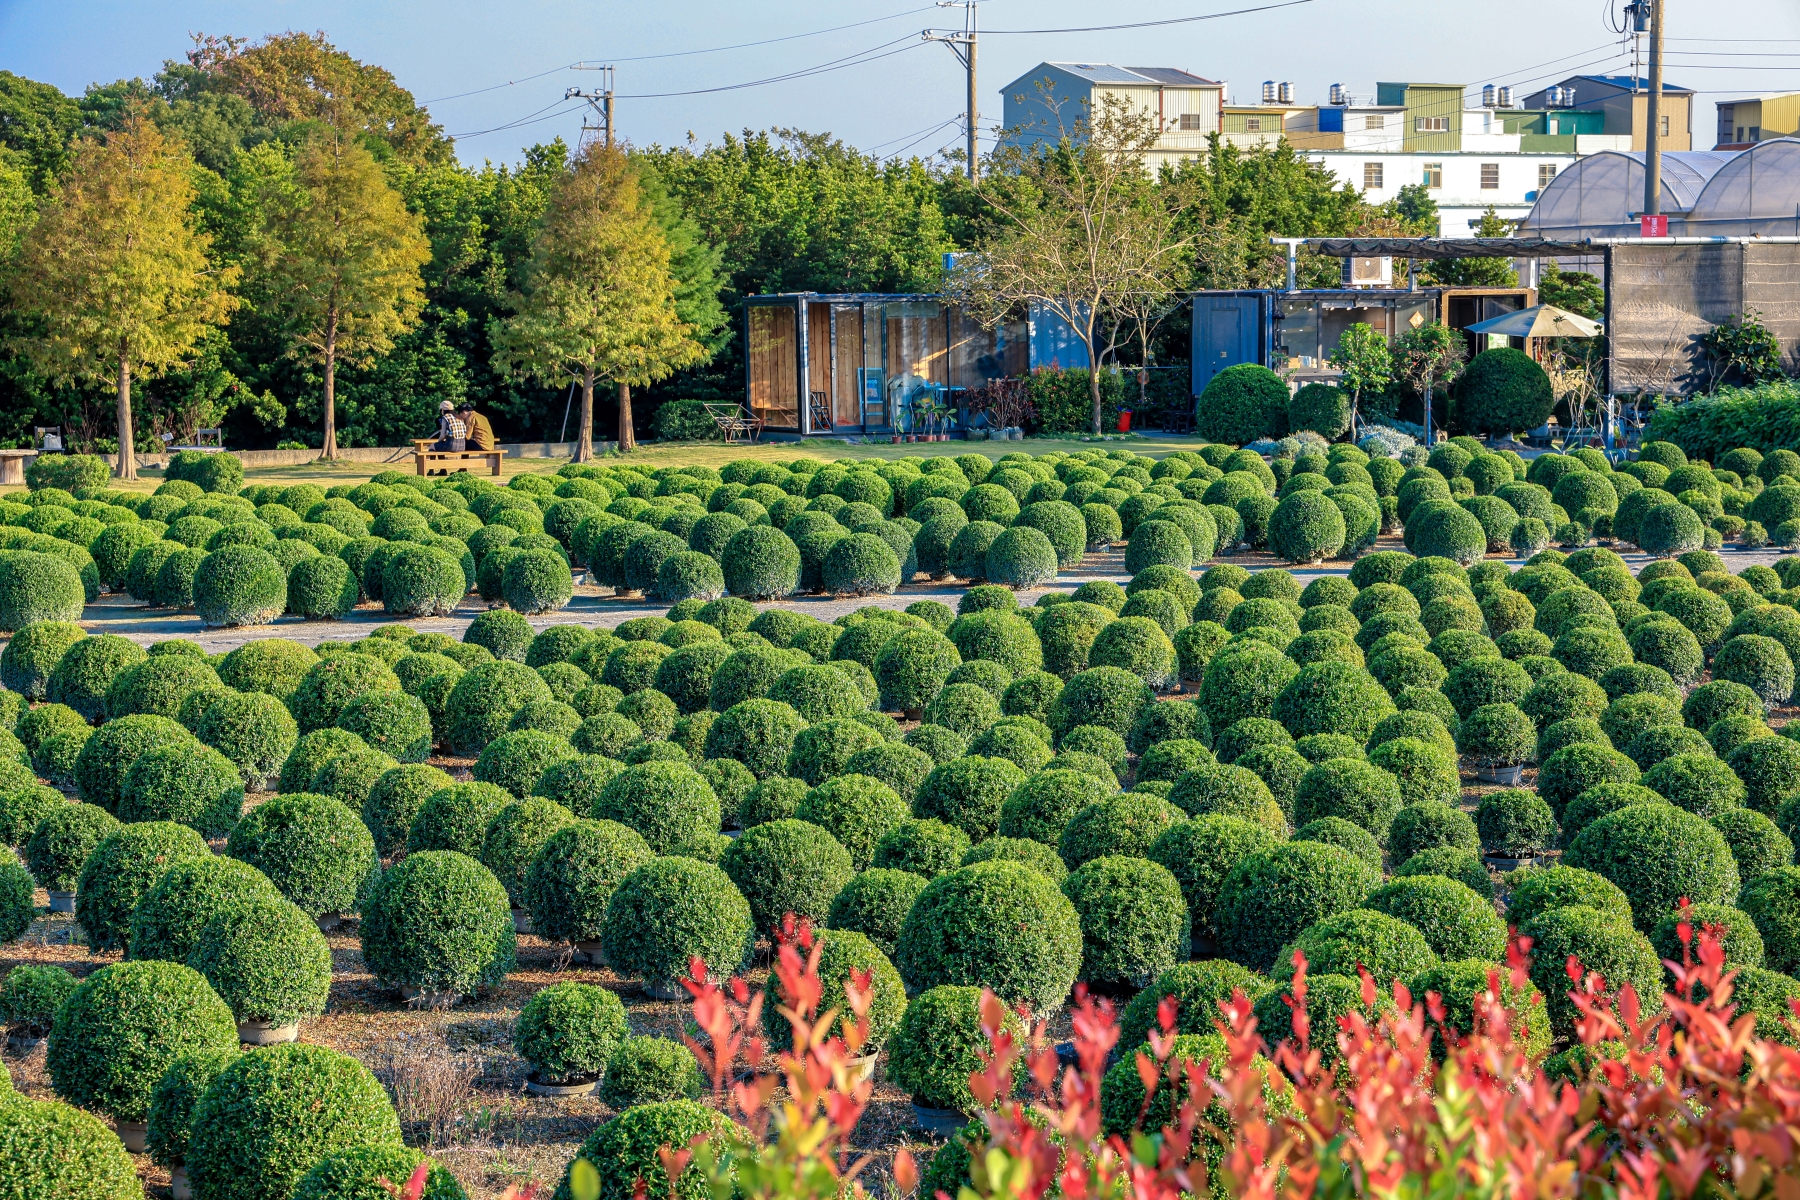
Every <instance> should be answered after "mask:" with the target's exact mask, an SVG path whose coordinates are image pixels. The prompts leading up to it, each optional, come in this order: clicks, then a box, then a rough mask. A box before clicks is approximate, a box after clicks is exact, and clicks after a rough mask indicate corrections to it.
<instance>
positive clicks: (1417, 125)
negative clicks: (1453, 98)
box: [1413, 117, 1450, 133]
mask: <svg viewBox="0 0 1800 1200" xmlns="http://www.w3.org/2000/svg"><path fill="white" fill-rule="evenodd" d="M1413 132H1414V133H1449V132H1450V118H1449V117H1414V118H1413Z"/></svg>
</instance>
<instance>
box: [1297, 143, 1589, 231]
mask: <svg viewBox="0 0 1800 1200" xmlns="http://www.w3.org/2000/svg"><path fill="white" fill-rule="evenodd" d="M1497 136H1500V137H1504V136H1506V135H1504V134H1502V135H1497ZM1513 140H1514V141H1517V140H1518V139H1517V136H1516V135H1514V136H1513ZM1306 157H1307V158H1308V159H1310V160H1311V161H1313V162H1315V163H1318V164H1319V165H1320V166H1322V167H1324V168H1325V169H1326V170H1328V171H1330V172H1331V173H1332V174H1334V175H1336V176H1337V177H1338V179H1339V181H1340V182H1341V183H1342V184H1343V185H1344V186H1346V187H1354V188H1359V189H1361V191H1362V193H1363V196H1364V198H1365V199H1367V200H1368V202H1369V203H1370V204H1385V203H1386V202H1387V201H1389V200H1392V199H1394V198H1395V197H1397V196H1398V195H1399V193H1400V189H1401V188H1402V187H1405V186H1406V185H1408V184H1414V183H1418V184H1423V185H1424V186H1425V190H1426V192H1427V194H1429V195H1430V197H1431V198H1432V200H1433V201H1435V202H1436V203H1437V207H1438V217H1439V228H1438V231H1437V232H1438V234H1439V235H1440V236H1442V237H1473V236H1475V227H1476V226H1479V225H1480V223H1481V217H1482V214H1483V213H1485V212H1487V210H1488V209H1489V208H1492V209H1493V210H1494V213H1495V215H1497V216H1499V217H1501V218H1502V219H1504V220H1509V221H1517V220H1520V219H1522V218H1523V217H1524V216H1525V215H1526V214H1527V213H1529V212H1530V211H1531V206H1532V205H1533V204H1534V203H1536V202H1537V198H1538V193H1539V192H1540V191H1542V190H1543V189H1544V188H1545V187H1547V186H1549V184H1550V182H1551V181H1552V180H1553V179H1555V178H1556V176H1557V175H1558V174H1559V173H1560V172H1562V171H1563V170H1565V169H1567V168H1568V167H1569V166H1571V165H1573V164H1574V163H1575V161H1576V159H1577V156H1576V155H1573V154H1523V153H1519V152H1517V151H1516V150H1515V151H1506V150H1502V149H1480V150H1448V151H1445V150H1434V151H1415V152H1412V153H1407V152H1405V151H1401V150H1398V149H1394V150H1375V149H1367V150H1312V151H1307V152H1306Z"/></svg>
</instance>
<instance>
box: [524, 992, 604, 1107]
mask: <svg viewBox="0 0 1800 1200" xmlns="http://www.w3.org/2000/svg"><path fill="white" fill-rule="evenodd" d="M628 1036H629V1029H628V1027H627V1025H626V1021H625V1006H624V1005H623V1004H621V1003H619V998H618V997H617V996H615V995H614V994H613V993H612V992H609V991H607V990H606V989H605V988H597V987H594V986H593V985H591V984H585V983H574V982H568V983H558V984H553V985H551V986H550V987H547V988H545V989H543V990H542V991H540V992H538V993H537V994H536V995H534V996H532V998H531V999H530V1000H528V1001H527V1002H526V1004H525V1007H524V1008H523V1009H521V1010H520V1012H519V1017H518V1020H517V1021H515V1022H514V1023H513V1047H514V1049H516V1050H517V1051H518V1053H519V1057H520V1058H523V1059H524V1060H525V1061H526V1062H527V1063H529V1064H530V1065H531V1067H532V1071H533V1073H534V1075H535V1076H536V1078H538V1079H539V1080H541V1081H543V1082H545V1083H564V1082H567V1081H570V1080H577V1079H592V1078H594V1077H596V1076H598V1075H599V1074H600V1073H601V1072H602V1071H604V1070H605V1069H606V1065H607V1063H608V1062H609V1061H610V1060H611V1059H612V1057H613V1055H614V1054H616V1053H617V1052H618V1049H619V1047H620V1045H622V1044H623V1043H624V1041H625V1039H626V1038H627V1037H628Z"/></svg>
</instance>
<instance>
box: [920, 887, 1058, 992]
mask: <svg viewBox="0 0 1800 1200" xmlns="http://www.w3.org/2000/svg"><path fill="white" fill-rule="evenodd" d="M895 954H896V965H897V966H898V967H899V968H900V973H901V976H902V977H903V978H905V979H906V980H907V982H908V984H909V986H912V987H915V988H919V989H925V988H932V987H937V986H940V985H944V984H953V985H959V986H985V987H991V988H992V989H993V990H994V991H995V992H996V993H997V994H998V995H999V996H1000V997H1001V998H1002V999H1003V1000H1005V1001H1007V1002H1008V1003H1009V1004H1024V1005H1026V1006H1027V1007H1029V1008H1031V1009H1034V1010H1043V1009H1045V1008H1048V1007H1051V1006H1053V1005H1056V1004H1059V1003H1061V1002H1062V1000H1063V998H1064V997H1066V996H1067V995H1068V991H1069V988H1070V986H1071V985H1072V984H1073V983H1074V981H1075V977H1076V973H1077V970H1078V968H1079V966H1080V962H1081V925H1080V920H1079V917H1078V916H1077V914H1076V911H1075V909H1074V907H1073V906H1072V905H1071V904H1070V903H1069V901H1068V900H1067V899H1066V898H1065V897H1064V896H1063V895H1062V894H1061V893H1060V892H1058V891H1057V890H1056V886H1055V885H1054V884H1053V883H1051V882H1050V880H1048V879H1047V878H1045V877H1044V876H1043V875H1041V874H1039V873H1038V872H1036V871H1033V870H1032V869H1030V868H1029V867H1026V866H1024V865H1023V864H1020V863H1016V862H1009V861H1004V860H994V861H989V862H983V863H978V864H976V865H974V866H969V867H961V868H959V869H957V870H954V871H950V872H947V873H945V874H943V875H940V876H938V877H937V878H936V879H934V880H932V881H931V882H930V883H929V884H928V885H927V886H926V888H925V890H924V891H923V892H922V893H921V894H920V896H919V898H918V900H917V902H916V903H915V904H914V905H913V907H912V910H911V911H910V912H909V913H908V915H907V917H906V920H905V924H904V926H903V927H902V930H901V933H900V937H899V940H898V943H897V946H896V951H895Z"/></svg>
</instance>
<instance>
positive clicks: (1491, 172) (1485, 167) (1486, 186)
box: [1481, 163, 1500, 191]
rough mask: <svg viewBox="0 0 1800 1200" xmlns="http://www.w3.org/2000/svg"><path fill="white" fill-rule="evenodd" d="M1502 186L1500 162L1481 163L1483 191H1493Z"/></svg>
mask: <svg viewBox="0 0 1800 1200" xmlns="http://www.w3.org/2000/svg"><path fill="white" fill-rule="evenodd" d="M1499 186H1500V164H1499V163H1482V164H1481V187H1482V190H1483V191H1491V190H1493V189H1494V188H1497V187H1499Z"/></svg>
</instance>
